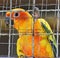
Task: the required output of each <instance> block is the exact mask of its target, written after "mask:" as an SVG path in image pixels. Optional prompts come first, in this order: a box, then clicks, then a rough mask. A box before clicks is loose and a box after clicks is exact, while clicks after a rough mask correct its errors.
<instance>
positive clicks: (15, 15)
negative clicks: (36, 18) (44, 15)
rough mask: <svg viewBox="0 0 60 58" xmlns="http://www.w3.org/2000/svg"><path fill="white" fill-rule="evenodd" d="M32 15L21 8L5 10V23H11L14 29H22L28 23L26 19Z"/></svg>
mask: <svg viewBox="0 0 60 58" xmlns="http://www.w3.org/2000/svg"><path fill="white" fill-rule="evenodd" d="M31 17H32V16H31V15H30V14H29V12H27V11H25V10H24V9H22V8H16V9H12V11H8V12H6V20H5V21H6V24H7V25H9V24H11V25H13V26H14V28H16V29H23V28H25V27H24V25H25V24H26V23H28V20H29V19H30V18H31Z"/></svg>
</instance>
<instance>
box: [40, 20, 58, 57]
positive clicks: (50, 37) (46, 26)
mask: <svg viewBox="0 0 60 58" xmlns="http://www.w3.org/2000/svg"><path fill="white" fill-rule="evenodd" d="M40 21H41V24H42V27H43V28H44V30H45V31H46V33H49V34H48V40H49V42H50V43H51V46H52V49H53V52H54V55H55V57H56V52H57V43H56V39H55V36H54V35H53V32H52V30H51V28H50V26H49V24H48V23H47V22H46V21H45V20H44V19H40Z"/></svg>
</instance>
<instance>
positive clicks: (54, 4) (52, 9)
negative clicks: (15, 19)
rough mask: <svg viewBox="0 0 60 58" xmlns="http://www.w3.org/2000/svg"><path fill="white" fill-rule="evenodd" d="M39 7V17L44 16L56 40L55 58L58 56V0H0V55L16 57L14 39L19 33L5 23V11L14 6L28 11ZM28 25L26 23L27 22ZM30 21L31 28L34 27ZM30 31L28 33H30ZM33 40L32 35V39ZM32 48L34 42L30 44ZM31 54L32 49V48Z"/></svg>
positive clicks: (59, 29) (59, 34) (59, 3)
mask: <svg viewBox="0 0 60 58" xmlns="http://www.w3.org/2000/svg"><path fill="white" fill-rule="evenodd" d="M35 6H36V7H38V8H39V12H40V17H41V18H44V19H45V20H46V21H47V22H48V23H49V24H50V26H51V28H52V31H53V35H55V37H56V41H57V54H56V58H59V57H60V40H59V38H60V17H59V16H60V1H59V0H38V1H37V0H26V1H24V0H0V56H2V57H8V58H9V57H17V54H16V41H17V39H18V37H19V34H18V32H17V30H16V29H14V28H13V27H12V25H11V20H10V21H9V22H10V24H9V26H7V25H6V23H5V13H6V12H7V11H10V12H11V10H12V9H14V8H20V7H21V8H24V9H25V10H27V11H28V12H29V13H31V15H32V13H34V9H33V8H34V7H35ZM27 25H28V24H27ZM33 25H34V22H32V28H33V27H34V26H33ZM32 31H33V30H32ZM30 34H32V33H29V34H28V35H30ZM28 35H27V36H28ZM33 42H34V37H33V41H32V43H33ZM32 46H33V47H32V48H34V43H33V44H32ZM32 50H33V51H32V54H33V53H34V49H32ZM33 55H34V54H33Z"/></svg>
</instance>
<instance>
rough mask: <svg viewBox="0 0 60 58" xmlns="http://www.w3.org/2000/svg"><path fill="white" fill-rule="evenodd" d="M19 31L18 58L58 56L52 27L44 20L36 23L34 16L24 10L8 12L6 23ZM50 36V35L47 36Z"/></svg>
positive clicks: (40, 19) (52, 57)
mask: <svg viewBox="0 0 60 58" xmlns="http://www.w3.org/2000/svg"><path fill="white" fill-rule="evenodd" d="M9 20H11V24H12V25H13V27H14V28H15V29H16V30H17V31H18V33H19V38H18V39H17V43H16V52H17V56H18V58H24V57H33V58H54V57H55V56H56V48H57V45H56V40H55V37H54V35H53V32H52V30H51V27H50V25H49V24H48V23H47V22H46V21H45V20H44V19H42V18H39V19H37V20H36V21H35V22H34V18H33V17H32V15H31V14H30V13H29V12H28V11H26V10H25V9H23V8H16V9H12V11H7V12H6V22H8V23H9ZM47 34H48V35H47Z"/></svg>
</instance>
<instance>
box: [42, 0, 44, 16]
mask: <svg viewBox="0 0 60 58" xmlns="http://www.w3.org/2000/svg"><path fill="white" fill-rule="evenodd" d="M43 2H44V0H42V5H41V10H43ZM42 12H43V11H41V17H42Z"/></svg>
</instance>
